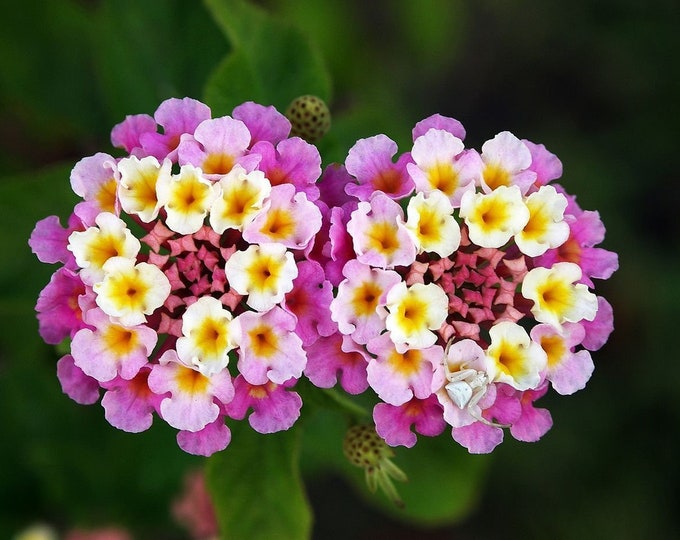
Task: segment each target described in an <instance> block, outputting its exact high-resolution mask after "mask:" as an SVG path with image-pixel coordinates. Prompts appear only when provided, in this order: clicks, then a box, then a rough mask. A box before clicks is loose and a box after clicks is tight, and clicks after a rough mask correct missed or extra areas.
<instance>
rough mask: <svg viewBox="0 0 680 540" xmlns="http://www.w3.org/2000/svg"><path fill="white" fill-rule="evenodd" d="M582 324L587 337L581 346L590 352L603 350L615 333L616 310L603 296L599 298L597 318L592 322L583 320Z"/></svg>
mask: <svg viewBox="0 0 680 540" xmlns="http://www.w3.org/2000/svg"><path fill="white" fill-rule="evenodd" d="M580 324H581V326H583V328H584V329H585V331H586V337H584V338H583V341H582V343H581V344H582V345H583V346H584V347H585V348H586V349H588V350H589V351H597V350H598V349H600V348H602V346H603V345H604V344H605V343H607V340H608V339H609V336H610V334H611V333H612V332H613V331H614V310H613V309H612V306H611V304H610V303H609V302H607V300H605V299H604V298H603V297H602V296H598V297H597V314H596V315H595V318H594V319H593V320H592V321H586V320H583V321H581V322H580Z"/></svg>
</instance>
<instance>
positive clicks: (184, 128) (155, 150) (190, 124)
mask: <svg viewBox="0 0 680 540" xmlns="http://www.w3.org/2000/svg"><path fill="white" fill-rule="evenodd" d="M153 116H154V120H155V122H156V124H157V125H158V127H162V128H163V133H157V132H156V130H155V129H154V130H153V131H145V132H142V133H140V135H139V143H140V145H141V147H142V152H143V154H144V155H146V156H153V157H155V158H156V159H158V160H159V161H160V160H163V159H165V158H166V157H167V158H169V159H170V160H172V161H173V162H176V161H177V147H178V145H179V143H180V139H181V137H182V135H184V134H191V133H194V131H195V130H196V128H197V127H198V125H199V124H200V123H201V122H203V121H204V120H208V119H209V118H210V107H208V106H207V105H205V104H204V103H201V102H200V101H197V100H195V99H191V98H183V99H177V98H170V99H167V100H165V101H164V102H163V103H161V104H160V105H159V107H158V109H156V112H155V113H154V115H153ZM144 124H145V125H146V122H144ZM114 130H115V128H114ZM139 154H140V153H139V152H138V153H137V155H139ZM140 157H141V156H140Z"/></svg>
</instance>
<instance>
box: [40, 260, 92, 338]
mask: <svg viewBox="0 0 680 540" xmlns="http://www.w3.org/2000/svg"><path fill="white" fill-rule="evenodd" d="M83 294H85V285H84V284H83V282H82V281H81V280H80V277H78V275H77V274H75V273H74V272H72V271H71V270H69V269H68V268H64V267H62V268H60V269H59V270H57V271H56V272H55V273H54V274H52V277H51V278H50V282H49V283H48V284H47V285H46V286H45V288H44V289H43V290H42V291H40V296H39V297H38V301H37V303H36V305H35V310H36V311H37V312H38V315H37V316H38V329H39V332H40V336H41V337H42V338H43V340H45V343H49V344H50V345H57V344H58V343H61V341H62V340H63V339H64V338H67V337H70V336H73V335H74V334H75V333H76V332H77V331H78V330H80V329H81V328H84V327H85V323H83V321H82V318H81V311H80V307H79V306H78V298H79V297H80V296H81V295H83Z"/></svg>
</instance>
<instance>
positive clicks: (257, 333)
mask: <svg viewBox="0 0 680 540" xmlns="http://www.w3.org/2000/svg"><path fill="white" fill-rule="evenodd" d="M248 337H249V338H250V347H251V349H252V351H253V353H254V354H255V356H259V357H264V358H268V357H270V356H273V355H274V354H276V353H277V352H278V350H279V348H278V345H279V338H278V337H277V336H276V334H275V333H274V331H273V330H272V328H271V327H270V326H267V325H264V324H262V325H260V326H256V327H255V328H253V329H252V330H250V331H249V332H248Z"/></svg>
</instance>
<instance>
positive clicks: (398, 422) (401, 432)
mask: <svg viewBox="0 0 680 540" xmlns="http://www.w3.org/2000/svg"><path fill="white" fill-rule="evenodd" d="M373 421H374V422H375V430H376V431H377V432H378V435H380V436H381V437H382V438H383V439H385V442H386V443H387V444H389V445H390V446H406V447H407V448H411V447H413V446H414V445H415V444H416V440H417V437H416V434H415V433H414V432H413V431H412V429H411V428H413V429H415V431H416V432H417V433H420V434H421V435H425V436H426V437H436V436H437V435H439V434H441V433H442V431H444V428H445V427H446V422H444V419H443V418H442V409H441V406H440V405H439V403H438V402H437V398H436V397H435V396H430V397H428V398H426V399H418V398H412V399H411V400H410V401H408V402H406V403H403V404H401V405H398V406H395V405H390V404H388V403H378V404H377V405H376V406H375V407H374V408H373Z"/></svg>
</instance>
